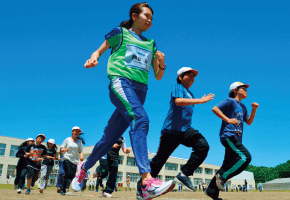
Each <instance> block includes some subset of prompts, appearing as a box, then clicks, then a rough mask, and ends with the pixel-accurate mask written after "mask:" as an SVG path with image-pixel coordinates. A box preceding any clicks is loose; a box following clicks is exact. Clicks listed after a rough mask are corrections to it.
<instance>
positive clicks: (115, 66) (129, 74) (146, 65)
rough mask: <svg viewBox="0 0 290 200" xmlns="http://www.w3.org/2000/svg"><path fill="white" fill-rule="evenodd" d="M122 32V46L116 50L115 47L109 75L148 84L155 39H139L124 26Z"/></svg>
mask: <svg viewBox="0 0 290 200" xmlns="http://www.w3.org/2000/svg"><path fill="white" fill-rule="evenodd" d="M122 32H123V33H122V42H121V46H120V48H119V49H118V50H116V51H114V49H113V51H112V54H111V56H110V58H109V61H108V65H107V73H108V76H109V78H113V77H115V76H122V77H125V78H129V79H131V80H134V81H137V82H139V83H143V84H146V85H147V84H148V75H149V69H150V66H151V63H152V59H153V56H154V40H152V39H147V41H141V40H138V39H137V38H135V37H134V36H133V35H132V34H131V33H130V32H129V31H128V30H127V29H126V28H123V27H122Z"/></svg>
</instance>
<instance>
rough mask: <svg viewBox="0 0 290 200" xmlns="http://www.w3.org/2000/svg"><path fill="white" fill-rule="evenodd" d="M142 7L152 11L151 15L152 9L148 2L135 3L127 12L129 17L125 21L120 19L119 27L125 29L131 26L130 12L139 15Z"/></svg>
mask: <svg viewBox="0 0 290 200" xmlns="http://www.w3.org/2000/svg"><path fill="white" fill-rule="evenodd" d="M143 7H146V8H149V9H150V10H151V12H152V15H153V9H152V8H151V7H150V6H149V4H148V3H147V2H143V3H136V4H134V5H133V6H132V7H131V9H130V13H129V15H130V19H129V20H126V21H122V22H121V24H120V25H119V27H124V28H126V29H129V28H131V27H132V25H133V18H132V14H133V13H136V14H137V15H139V14H140V13H141V12H142V8H143Z"/></svg>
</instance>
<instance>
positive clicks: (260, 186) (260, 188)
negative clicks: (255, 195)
mask: <svg viewBox="0 0 290 200" xmlns="http://www.w3.org/2000/svg"><path fill="white" fill-rule="evenodd" d="M258 186H259V190H260V192H262V191H263V183H262V182H261V181H260V182H259V185H258Z"/></svg>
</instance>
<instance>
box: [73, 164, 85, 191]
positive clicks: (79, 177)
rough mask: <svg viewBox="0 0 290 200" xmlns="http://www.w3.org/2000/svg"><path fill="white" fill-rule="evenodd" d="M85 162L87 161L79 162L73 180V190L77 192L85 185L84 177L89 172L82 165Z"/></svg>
mask: <svg viewBox="0 0 290 200" xmlns="http://www.w3.org/2000/svg"><path fill="white" fill-rule="evenodd" d="M84 163H85V161H83V162H79V163H78V166H77V173H76V176H75V177H74V179H73V180H72V182H71V187H72V189H73V191H75V192H78V191H80V190H81V188H82V186H83V179H84V178H86V176H87V172H86V171H84V170H82V166H83V164H84Z"/></svg>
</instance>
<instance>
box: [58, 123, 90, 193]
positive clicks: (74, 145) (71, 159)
mask: <svg viewBox="0 0 290 200" xmlns="http://www.w3.org/2000/svg"><path fill="white" fill-rule="evenodd" d="M83 134H84V133H82V130H81V129H80V127H78V126H74V127H73V128H72V136H71V137H68V138H66V139H65V140H64V141H63V143H62V145H61V150H60V153H63V170H64V176H63V179H62V184H61V192H60V195H65V193H66V190H67V186H68V185H69V184H70V180H71V179H73V177H74V176H75V174H76V171H77V164H78V163H79V161H83V160H84V155H83V144H85V141H84V139H83V137H82V135H83Z"/></svg>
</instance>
